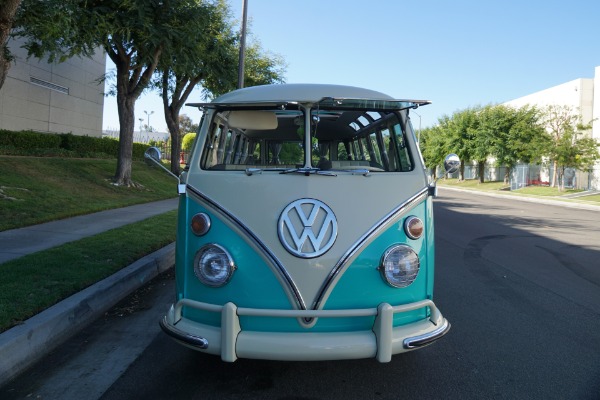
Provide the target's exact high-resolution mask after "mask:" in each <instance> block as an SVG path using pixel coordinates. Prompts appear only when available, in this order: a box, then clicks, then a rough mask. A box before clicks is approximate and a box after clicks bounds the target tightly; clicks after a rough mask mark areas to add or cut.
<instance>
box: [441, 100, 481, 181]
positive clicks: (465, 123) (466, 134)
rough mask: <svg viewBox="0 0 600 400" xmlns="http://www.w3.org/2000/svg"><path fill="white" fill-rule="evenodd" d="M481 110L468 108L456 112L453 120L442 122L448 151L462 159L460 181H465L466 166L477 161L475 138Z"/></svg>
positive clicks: (446, 118)
mask: <svg viewBox="0 0 600 400" xmlns="http://www.w3.org/2000/svg"><path fill="white" fill-rule="evenodd" d="M479 109H480V108H467V109H465V110H462V111H456V112H454V114H452V117H451V118H448V117H444V119H442V120H441V121H440V122H443V125H442V124H441V129H443V130H445V133H446V135H447V141H448V149H449V150H450V151H451V152H453V153H456V155H458V157H459V158H460V161H461V163H460V170H459V180H464V179H465V164H466V163H468V162H470V161H473V160H475V159H476V158H475V157H477V154H476V153H475V152H474V141H473V137H474V135H475V132H476V128H477V124H478V121H477V112H478V110H479Z"/></svg>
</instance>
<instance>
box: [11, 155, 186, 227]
mask: <svg viewBox="0 0 600 400" xmlns="http://www.w3.org/2000/svg"><path fill="white" fill-rule="evenodd" d="M116 166H117V161H116V160H114V159H113V160H106V159H62V158H36V157H8V156H0V231H3V230H8V229H13V228H18V227H23V226H29V225H34V224H39V223H42V222H48V221H53V220H57V219H62V218H67V217H73V216H76V215H83V214H90V213H93V212H96V211H102V210H107V209H112V208H119V207H125V206H130V205H134V204H140V203H147V202H151V201H156V200H163V199H168V198H172V197H176V196H177V192H176V181H175V180H174V179H173V178H172V177H171V176H169V175H168V174H167V173H165V172H164V171H162V170H161V169H160V168H158V167H156V166H148V165H146V164H145V163H144V162H141V161H134V162H133V167H132V179H133V181H134V182H135V183H137V184H138V186H137V187H122V186H115V185H113V184H112V177H113V175H114V173H115V170H116Z"/></svg>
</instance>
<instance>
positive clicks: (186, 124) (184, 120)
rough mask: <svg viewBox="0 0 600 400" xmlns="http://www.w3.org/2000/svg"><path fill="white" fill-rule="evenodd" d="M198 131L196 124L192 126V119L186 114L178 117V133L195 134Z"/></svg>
mask: <svg viewBox="0 0 600 400" xmlns="http://www.w3.org/2000/svg"><path fill="white" fill-rule="evenodd" d="M197 130H198V124H194V123H193V122H192V119H191V118H190V117H188V116H187V115H186V114H181V115H180V116H179V132H186V133H189V132H196V131H197Z"/></svg>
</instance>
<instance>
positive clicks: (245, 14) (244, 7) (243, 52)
mask: <svg viewBox="0 0 600 400" xmlns="http://www.w3.org/2000/svg"><path fill="white" fill-rule="evenodd" d="M247 21H248V0H242V33H241V37H240V60H239V64H238V89H241V88H243V87H244V64H245V61H246V23H247Z"/></svg>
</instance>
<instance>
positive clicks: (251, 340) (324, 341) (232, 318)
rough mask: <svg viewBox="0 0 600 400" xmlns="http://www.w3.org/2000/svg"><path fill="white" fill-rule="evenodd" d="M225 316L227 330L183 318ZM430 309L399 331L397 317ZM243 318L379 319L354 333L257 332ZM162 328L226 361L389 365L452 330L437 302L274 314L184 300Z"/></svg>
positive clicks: (164, 321) (173, 309)
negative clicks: (186, 313)
mask: <svg viewBox="0 0 600 400" xmlns="http://www.w3.org/2000/svg"><path fill="white" fill-rule="evenodd" d="M184 306H185V307H191V308H195V309H198V310H203V311H209V312H216V313H220V314H221V326H220V327H217V326H211V325H205V324H201V323H198V322H194V321H191V320H189V319H186V318H182V308H183V307H184ZM424 307H428V308H429V310H430V316H429V318H428V319H424V320H421V321H417V322H413V323H410V324H407V325H402V326H397V327H394V326H393V317H394V314H397V313H403V312H408V311H413V310H417V309H420V308H424ZM240 316H254V317H281V318H308V319H309V318H348V317H368V316H375V322H374V324H373V328H372V329H371V330H367V331H352V332H257V331H246V330H242V329H241V327H240V321H239V317H240ZM160 326H161V328H162V329H163V331H165V332H166V333H167V334H168V335H170V336H172V337H173V338H174V339H176V340H177V341H179V342H181V343H182V344H184V345H186V346H188V347H191V348H193V349H195V350H199V351H202V352H205V353H209V354H215V355H220V356H221V359H222V360H223V361H228V362H233V361H235V360H236V359H238V358H252V359H267V360H281V361H324V360H343V359H358V358H376V359H377V361H379V362H389V361H390V360H391V358H392V355H393V354H398V353H403V352H406V351H410V350H414V349H418V348H420V347H423V346H426V345H428V344H431V343H433V342H435V341H436V340H437V339H439V338H441V337H442V336H444V335H445V334H446V333H448V331H449V330H450V323H449V322H448V320H446V318H444V317H443V316H442V314H441V313H440V311H439V310H438V309H437V307H436V306H435V304H434V303H433V301H431V300H421V301H418V302H414V303H410V304H403V305H398V306H392V305H390V304H387V303H382V304H380V305H379V307H377V308H364V309H352V310H274V309H256V308H242V307H237V306H236V305H235V304H233V303H227V304H225V305H224V306H219V305H214V304H208V303H201V302H197V301H193V300H189V299H182V300H179V301H178V302H177V303H175V304H173V306H171V308H170V310H169V312H168V313H167V315H166V316H165V317H164V318H163V319H162V320H161V321H160Z"/></svg>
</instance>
